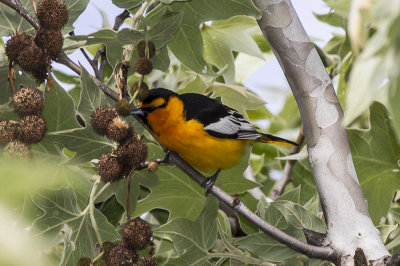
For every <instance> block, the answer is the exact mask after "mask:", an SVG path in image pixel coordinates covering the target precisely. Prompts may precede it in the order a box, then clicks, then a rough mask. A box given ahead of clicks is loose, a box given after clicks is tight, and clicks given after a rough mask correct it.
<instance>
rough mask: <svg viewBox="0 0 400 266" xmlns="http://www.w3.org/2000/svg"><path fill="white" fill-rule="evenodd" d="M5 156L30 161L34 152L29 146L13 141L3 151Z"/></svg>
mask: <svg viewBox="0 0 400 266" xmlns="http://www.w3.org/2000/svg"><path fill="white" fill-rule="evenodd" d="M3 156H6V157H10V158H14V159H30V158H32V152H31V149H30V148H29V146H28V145H26V144H25V143H22V142H20V141H11V142H10V143H8V144H7V145H6V146H5V147H4V150H3Z"/></svg>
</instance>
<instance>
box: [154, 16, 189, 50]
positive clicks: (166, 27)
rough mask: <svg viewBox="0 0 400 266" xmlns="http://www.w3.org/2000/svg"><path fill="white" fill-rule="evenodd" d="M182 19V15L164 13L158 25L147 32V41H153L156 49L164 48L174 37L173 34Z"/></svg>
mask: <svg viewBox="0 0 400 266" xmlns="http://www.w3.org/2000/svg"><path fill="white" fill-rule="evenodd" d="M182 19H183V14H182V13H175V12H167V13H165V14H164V15H163V16H162V17H161V19H160V20H159V21H158V23H157V24H156V25H154V26H152V27H151V28H150V29H149V30H148V32H147V34H148V36H147V39H148V40H150V41H153V43H154V44H155V46H156V49H160V48H162V47H164V46H165V45H166V44H167V43H169V42H170V41H171V40H172V39H173V38H174V37H175V36H174V34H175V32H176V31H177V30H178V29H179V27H180V26H181V23H182Z"/></svg>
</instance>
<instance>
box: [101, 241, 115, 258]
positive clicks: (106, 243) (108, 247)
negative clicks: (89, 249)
mask: <svg viewBox="0 0 400 266" xmlns="http://www.w3.org/2000/svg"><path fill="white" fill-rule="evenodd" d="M113 246H114V243H113V242H111V241H104V242H103V244H101V249H102V251H103V258H106V257H107V256H108V253H109V252H110V250H111V248H112V247H113Z"/></svg>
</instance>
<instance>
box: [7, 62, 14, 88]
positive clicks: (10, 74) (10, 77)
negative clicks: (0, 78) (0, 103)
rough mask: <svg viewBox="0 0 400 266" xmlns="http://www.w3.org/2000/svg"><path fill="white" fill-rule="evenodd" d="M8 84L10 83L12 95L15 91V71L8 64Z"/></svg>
mask: <svg viewBox="0 0 400 266" xmlns="http://www.w3.org/2000/svg"><path fill="white" fill-rule="evenodd" d="M8 82H10V86H11V91H12V94H13V95H14V94H15V92H16V90H15V69H14V68H13V66H12V64H11V63H10V64H8Z"/></svg>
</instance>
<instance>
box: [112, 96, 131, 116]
mask: <svg viewBox="0 0 400 266" xmlns="http://www.w3.org/2000/svg"><path fill="white" fill-rule="evenodd" d="M115 109H117V112H118V114H120V115H122V116H128V115H130V113H131V109H132V106H131V105H130V104H129V101H128V100H127V99H121V100H119V101H118V102H117V104H116V105H115Z"/></svg>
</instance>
